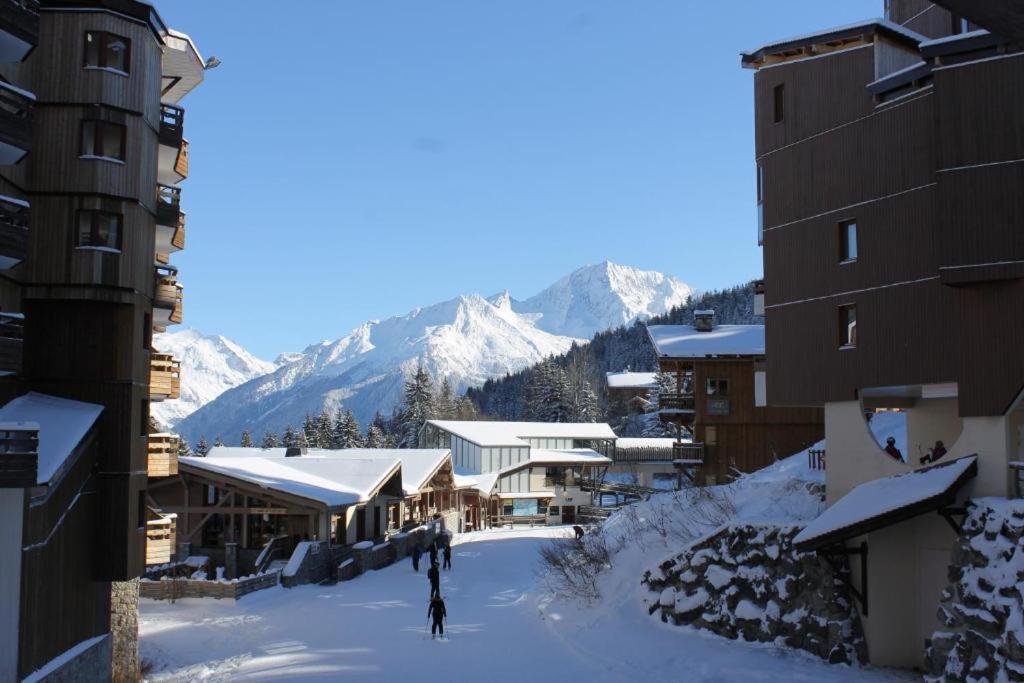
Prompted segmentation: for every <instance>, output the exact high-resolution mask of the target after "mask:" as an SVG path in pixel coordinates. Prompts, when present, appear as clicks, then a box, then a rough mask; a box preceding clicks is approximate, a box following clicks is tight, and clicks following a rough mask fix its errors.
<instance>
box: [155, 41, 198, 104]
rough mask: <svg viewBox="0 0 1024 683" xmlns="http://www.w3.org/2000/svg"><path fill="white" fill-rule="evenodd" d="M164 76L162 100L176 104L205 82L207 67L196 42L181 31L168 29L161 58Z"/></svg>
mask: <svg viewBox="0 0 1024 683" xmlns="http://www.w3.org/2000/svg"><path fill="white" fill-rule="evenodd" d="M160 68H161V75H162V76H163V78H164V85H163V92H162V94H161V96H160V101H161V102H165V103H169V104H176V103H177V102H179V101H180V100H181V99H182V98H183V97H185V95H187V94H189V93H190V92H191V91H192V89H193V88H195V87H196V86H197V85H199V84H200V83H202V82H203V76H204V75H205V74H206V69H205V67H204V64H203V57H202V55H200V54H199V50H198V49H197V48H196V46H195V43H193V42H192V39H191V38H189V37H188V36H187V35H185V34H184V33H181V32H180V31H174V30H168V32H167V36H166V37H165V38H164V53H163V57H162V58H161V60H160Z"/></svg>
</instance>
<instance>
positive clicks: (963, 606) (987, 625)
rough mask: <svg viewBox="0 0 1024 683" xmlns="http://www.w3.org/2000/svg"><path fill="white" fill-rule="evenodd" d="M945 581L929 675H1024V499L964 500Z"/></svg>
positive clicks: (953, 680) (956, 682)
mask: <svg viewBox="0 0 1024 683" xmlns="http://www.w3.org/2000/svg"><path fill="white" fill-rule="evenodd" d="M949 582H950V585H949V587H947V588H946V590H945V591H943V594H942V602H941V603H940V605H939V608H938V614H937V616H938V619H939V621H940V622H942V623H943V624H944V625H945V627H946V628H945V629H943V630H941V631H937V632H936V633H935V634H934V635H933V636H932V638H931V641H930V643H929V647H928V648H927V651H926V665H927V670H928V677H927V679H926V680H929V681H943V682H949V683H961V682H962V681H967V680H976V681H982V680H984V681H996V680H999V681H1005V680H1010V681H1024V500H1006V499H1005V498H981V499H978V500H976V501H974V502H968V504H967V518H966V519H965V520H964V524H963V532H962V533H961V534H960V540H959V542H958V544H957V546H956V548H954V550H953V556H952V564H951V565H950V567H949Z"/></svg>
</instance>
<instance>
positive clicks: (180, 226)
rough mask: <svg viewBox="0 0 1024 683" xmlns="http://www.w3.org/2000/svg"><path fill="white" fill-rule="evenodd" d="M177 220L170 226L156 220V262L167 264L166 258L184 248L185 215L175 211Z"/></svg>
mask: <svg viewBox="0 0 1024 683" xmlns="http://www.w3.org/2000/svg"><path fill="white" fill-rule="evenodd" d="M176 213H177V219H176V220H175V222H174V223H173V224H172V225H164V224H162V223H161V222H160V220H159V219H157V224H156V249H155V250H154V251H155V253H156V254H157V255H158V256H157V261H159V262H160V263H164V264H166V263H167V260H168V257H169V256H170V255H171V254H173V253H174V252H176V251H181V250H182V249H184V248H185V214H184V213H182V212H181V211H177V212H176Z"/></svg>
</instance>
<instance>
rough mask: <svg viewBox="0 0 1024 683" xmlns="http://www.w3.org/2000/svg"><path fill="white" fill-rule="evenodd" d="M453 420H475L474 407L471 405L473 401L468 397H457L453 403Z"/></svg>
mask: <svg viewBox="0 0 1024 683" xmlns="http://www.w3.org/2000/svg"><path fill="white" fill-rule="evenodd" d="M455 419H456V420H475V419H477V414H476V406H475V405H473V401H472V400H471V399H470V398H469V397H468V396H459V398H458V399H456V401H455Z"/></svg>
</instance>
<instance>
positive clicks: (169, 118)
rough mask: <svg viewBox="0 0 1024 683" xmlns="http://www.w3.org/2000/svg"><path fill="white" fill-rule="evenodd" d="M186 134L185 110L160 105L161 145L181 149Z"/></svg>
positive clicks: (174, 106) (173, 106) (170, 105)
mask: <svg viewBox="0 0 1024 683" xmlns="http://www.w3.org/2000/svg"><path fill="white" fill-rule="evenodd" d="M184 134H185V110H184V109H182V108H181V107H178V106H176V105H173V104H161V105H160V144H161V145H166V146H168V147H174V148H178V147H181V142H182V140H183V139H184V138H183V136H184Z"/></svg>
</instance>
